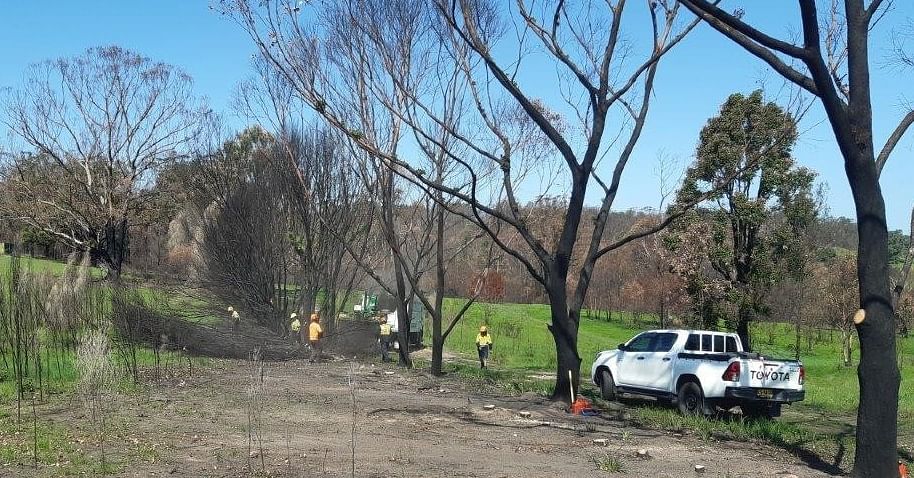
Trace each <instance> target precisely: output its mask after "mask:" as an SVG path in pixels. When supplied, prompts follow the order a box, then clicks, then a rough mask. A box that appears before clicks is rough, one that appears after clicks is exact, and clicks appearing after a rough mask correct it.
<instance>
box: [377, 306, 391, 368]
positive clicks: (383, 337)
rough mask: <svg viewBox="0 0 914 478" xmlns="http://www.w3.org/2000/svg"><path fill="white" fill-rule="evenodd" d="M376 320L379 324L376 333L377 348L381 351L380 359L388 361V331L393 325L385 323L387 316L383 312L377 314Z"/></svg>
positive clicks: (389, 331)
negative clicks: (377, 332)
mask: <svg viewBox="0 0 914 478" xmlns="http://www.w3.org/2000/svg"><path fill="white" fill-rule="evenodd" d="M378 322H379V324H380V330H379V335H378V349H380V351H381V361H382V362H389V361H390V355H389V354H390V333H391V331H393V327H391V325H390V324H388V323H387V317H385V316H384V314H381V315H380V316H378Z"/></svg>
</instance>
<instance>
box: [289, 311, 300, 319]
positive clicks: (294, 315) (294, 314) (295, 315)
mask: <svg viewBox="0 0 914 478" xmlns="http://www.w3.org/2000/svg"><path fill="white" fill-rule="evenodd" d="M296 317H298V314H296V313H295V312H292V315H290V316H289V318H292V319H294V318H296Z"/></svg>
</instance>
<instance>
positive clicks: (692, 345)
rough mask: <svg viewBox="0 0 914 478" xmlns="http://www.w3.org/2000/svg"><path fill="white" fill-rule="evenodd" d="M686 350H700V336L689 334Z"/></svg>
mask: <svg viewBox="0 0 914 478" xmlns="http://www.w3.org/2000/svg"><path fill="white" fill-rule="evenodd" d="M685 349H686V350H701V336H700V335H698V334H689V338H688V339H686V343H685Z"/></svg>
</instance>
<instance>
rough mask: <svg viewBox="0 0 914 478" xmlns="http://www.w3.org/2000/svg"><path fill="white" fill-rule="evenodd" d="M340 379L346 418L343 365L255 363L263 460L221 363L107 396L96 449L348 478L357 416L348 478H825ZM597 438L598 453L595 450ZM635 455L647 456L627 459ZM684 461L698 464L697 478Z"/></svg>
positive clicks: (690, 446) (426, 392) (243, 372)
mask: <svg viewBox="0 0 914 478" xmlns="http://www.w3.org/2000/svg"><path fill="white" fill-rule="evenodd" d="M352 368H353V373H352V375H351V376H352V379H353V381H354V387H353V391H354V394H355V400H356V407H355V413H353V407H352V406H351V396H350V387H349V385H348V383H349V377H350V373H349V370H350V364H349V363H347V362H341V361H335V362H329V363H323V364H317V365H309V364H308V363H307V361H292V362H285V363H267V364H265V368H264V382H263V395H262V399H263V407H264V408H263V409H264V412H263V415H262V418H261V425H260V426H259V429H260V431H261V432H262V435H263V447H264V451H263V453H262V454H261V453H260V451H259V447H258V446H257V445H256V444H255V445H254V452H253V453H250V454H249V451H248V434H247V431H246V430H247V423H248V414H247V408H248V407H247V403H248V399H247V398H246V397H247V392H246V391H247V389H248V386H249V383H250V370H251V369H250V366H249V365H248V364H247V363H246V362H244V361H232V360H226V361H218V362H216V363H215V365H214V366H210V367H206V368H205V369H203V370H199V371H195V372H194V375H193V376H190V377H183V378H174V379H169V380H167V381H163V382H162V384H161V385H159V386H154V387H151V388H150V391H149V393H148V394H138V395H129V396H124V397H121V398H119V399H118V401H119V404H118V410H117V412H115V414H116V417H115V419H114V420H113V421H112V423H115V424H116V425H115V428H116V430H117V432H116V435H117V437H116V438H113V439H111V440H110V442H111V443H109V445H108V446H109V448H115V449H117V451H115V452H113V453H112V452H111V451H109V453H112V454H114V455H115V456H118V455H119V456H120V457H121V459H122V461H123V460H125V458H124V457H127V456H129V457H131V458H130V460H129V461H130V464H129V465H128V466H126V467H124V468H123V470H122V472H121V475H120V476H187V477H196V476H211V477H215V476H219V477H234V476H246V475H248V474H249V468H248V466H251V467H252V468H253V471H254V472H255V473H256V474H257V475H260V476H314V477H324V476H326V477H342V476H351V466H352V463H353V459H352V447H351V440H352V423H353V419H355V422H356V425H355V438H354V439H355V447H354V451H355V459H354V463H355V476H359V477H389V476H398V477H418V476H422V477H429V476H465V477H486V478H493V477H494V478H497V477H525V478H530V477H540V476H564V477H590V476H639V477H640V476H651V477H690V476H715V477H717V476H720V477H723V476H727V477H784V476H785V475H788V474H791V473H792V474H794V475H796V476H799V477H815V476H827V475H824V474H822V473H820V472H817V471H814V470H811V469H809V468H807V467H805V466H804V465H803V464H802V462H800V461H799V460H798V459H797V458H795V457H793V456H791V455H790V454H789V453H787V452H786V451H783V450H779V449H775V448H771V447H767V446H761V445H752V444H740V443H729V442H728V443H721V442H717V441H711V442H705V441H702V440H701V439H699V438H696V437H691V436H686V437H681V436H680V437H676V436H673V435H671V434H667V433H664V432H657V431H652V430H641V429H638V428H634V427H631V426H626V425H625V424H624V423H623V422H621V421H617V420H614V419H613V418H612V416H613V415H616V414H615V413H612V412H610V413H608V414H606V415H607V416H604V417H589V418H582V417H570V416H568V415H566V414H565V413H564V412H562V411H561V410H560V409H559V408H558V407H557V406H556V405H554V404H551V403H549V402H548V401H546V400H543V399H542V398H539V397H536V396H533V395H528V396H523V397H513V398H507V399H500V398H495V397H486V396H481V395H479V394H477V393H474V392H473V391H468V390H461V389H460V386H459V384H458V383H456V382H454V381H450V380H441V381H436V380H433V379H431V378H429V377H426V376H424V375H421V374H419V373H409V372H404V371H402V370H399V369H397V368H396V367H394V366H390V367H381V366H376V365H370V364H369V365H359V364H353V365H352ZM73 405H75V403H74V404H73ZM485 405H495V406H496V408H495V409H494V410H487V409H485V407H484V406H485ZM519 412H529V414H530V415H529V417H521V414H520V413H519ZM81 414H82V411H81V409H80V408H79V407H78V406H67V403H66V402H61V403H58V404H53V403H52V404H51V405H50V406H49V408H47V409H45V410H44V411H43V413H42V415H44V416H45V417H47V418H50V419H52V420H54V421H55V422H58V423H59V424H63V425H65V426H67V427H70V428H73V427H76V426H79V424H80V423H82V424H83V427H85V426H86V425H85V419H82V418H80V417H81ZM523 415H526V413H524V414H523ZM599 438H606V439H608V445H607V446H605V447H602V446H596V445H594V444H593V440H594V439H599ZM638 449H645V450H647V451H648V453H649V454H650V455H651V457H650V458H649V459H640V458H637V457H636V456H635V455H636V452H637V450H638ZM252 456H253V457H252ZM606 456H612V457H615V458H617V459H618V460H619V461H621V463H622V469H623V472H622V473H616V474H609V473H607V472H604V471H600V470H599V469H598V467H597V463H598V462H601V461H603V462H604V463H605V462H606V460H605V457H606ZM261 459H262V461H261ZM261 463H263V467H264V468H263V469H264V470H265V472H262V471H261V466H262V465H261ZM696 464H699V465H704V466H705V467H706V468H705V471H704V473H702V474H701V475H699V474H698V473H696V472H695V469H694V467H695V465H696ZM10 471H12V472H14V473H15V474H14V475H10V476H46V475H51V474H53V473H52V472H53V471H54V470H53V469H39V470H38V471H37V472H36V471H34V470H32V469H30V468H25V467H23V468H20V469H18V470H17V469H15V468H13V469H10V468H6V469H3V470H0V474H3V473H6V472H10Z"/></svg>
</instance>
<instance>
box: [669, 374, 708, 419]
mask: <svg viewBox="0 0 914 478" xmlns="http://www.w3.org/2000/svg"><path fill="white" fill-rule="evenodd" d="M676 398H677V402H678V404H679V413H682V414H683V415H701V416H707V415H709V413H708V411H707V406H706V404H705V394H704V393H703V392H702V391H701V386H699V385H698V384H697V383H695V382H685V383H683V384H682V385H680V386H679V391H678V393H677V394H676Z"/></svg>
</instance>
